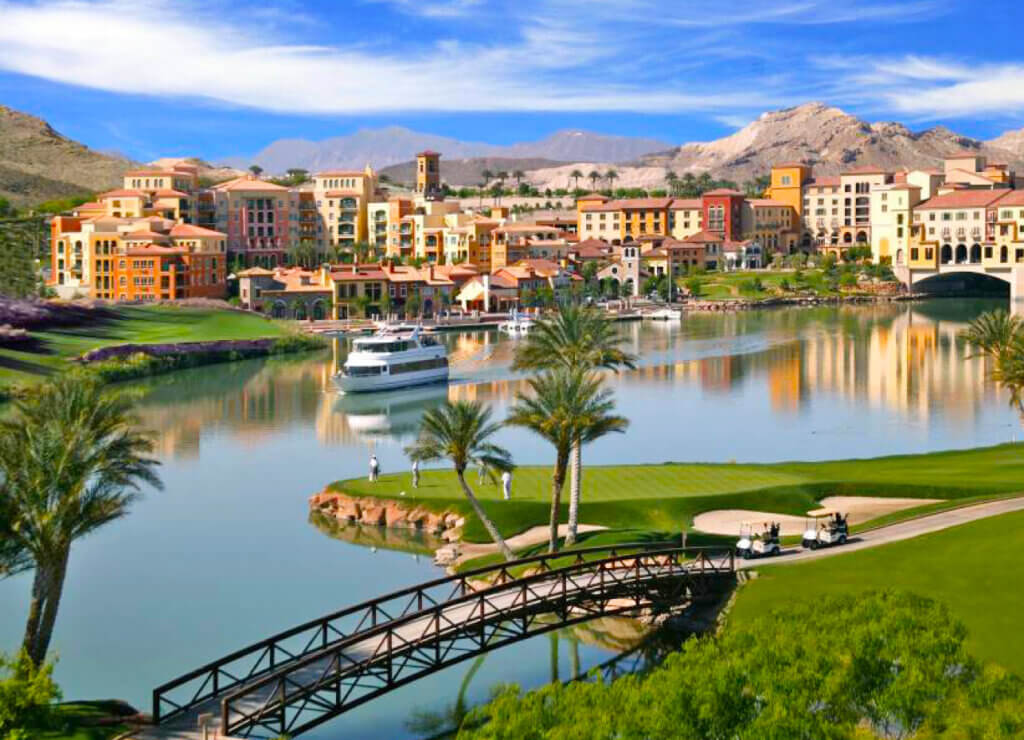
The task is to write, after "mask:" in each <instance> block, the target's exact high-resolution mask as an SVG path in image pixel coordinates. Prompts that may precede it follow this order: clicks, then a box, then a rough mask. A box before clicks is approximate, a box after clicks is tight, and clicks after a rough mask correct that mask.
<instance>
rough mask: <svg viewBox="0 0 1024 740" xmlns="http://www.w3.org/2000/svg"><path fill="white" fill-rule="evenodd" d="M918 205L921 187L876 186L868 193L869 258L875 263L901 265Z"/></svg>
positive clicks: (902, 185)
mask: <svg viewBox="0 0 1024 740" xmlns="http://www.w3.org/2000/svg"><path fill="white" fill-rule="evenodd" d="M920 202H921V188H920V187H918V186H917V185H911V184H910V183H890V184H888V185H879V186H876V187H875V188H874V189H873V190H872V192H871V257H872V260H873V261H874V262H876V263H878V262H882V261H889V262H891V263H892V264H904V262H905V260H906V255H907V254H908V252H907V249H908V248H909V244H910V223H911V221H912V220H913V215H914V208H915V206H917V205H918V203H920Z"/></svg>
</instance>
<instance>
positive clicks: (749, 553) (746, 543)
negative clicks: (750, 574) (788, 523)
mask: <svg viewBox="0 0 1024 740" xmlns="http://www.w3.org/2000/svg"><path fill="white" fill-rule="evenodd" d="M780 528H781V525H780V524H779V523H778V522H772V523H771V524H768V523H764V524H752V523H750V522H744V523H743V524H741V525H740V540H739V542H737V543H736V554H737V555H739V556H740V557H742V558H743V559H744V560H749V559H750V558H760V557H765V556H769V557H770V556H772V555H778V554H779V553H780V552H781V551H782V550H781V547H780V546H779V529H780Z"/></svg>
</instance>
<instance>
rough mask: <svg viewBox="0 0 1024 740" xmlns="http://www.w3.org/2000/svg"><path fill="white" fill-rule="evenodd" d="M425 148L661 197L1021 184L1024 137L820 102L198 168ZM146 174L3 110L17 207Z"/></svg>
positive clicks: (392, 156)
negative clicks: (849, 185) (779, 172)
mask: <svg viewBox="0 0 1024 740" xmlns="http://www.w3.org/2000/svg"><path fill="white" fill-rule="evenodd" d="M427 148H429V149H435V150H437V151H440V152H441V153H442V154H443V155H444V157H443V159H442V160H441V172H442V177H443V179H444V180H445V181H446V182H448V183H449V184H451V185H455V186H458V185H478V184H479V183H480V182H481V175H482V172H483V171H484V170H491V171H492V172H497V171H501V170H504V171H506V172H509V173H512V172H515V171H517V170H521V171H523V172H524V173H525V177H524V181H526V182H529V183H531V184H533V185H535V186H537V187H539V188H541V189H542V190H543V189H545V188H552V189H555V188H562V187H569V186H571V185H573V184H574V178H572V172H573V171H574V170H580V171H582V172H583V173H584V178H583V179H581V180H580V181H579V184H580V185H581V186H584V185H586V184H587V180H588V178H587V175H589V173H590V172H591V171H597V172H601V173H604V172H607V171H608V170H609V169H612V168H614V169H615V170H616V172H617V173H618V176H617V178H616V180H615V185H616V186H619V187H643V188H654V187H664V185H665V177H666V175H667V174H668V173H669V172H670V171H671V172H674V173H675V174H677V175H679V176H682V175H685V174H686V173H688V172H690V173H693V174H695V175H696V174H700V173H703V172H708V173H709V174H711V175H712V176H713V177H715V178H718V179H729V180H734V181H736V182H738V183H742V182H744V181H745V180H749V179H752V178H753V177H755V176H757V175H763V174H766V173H767V172H768V170H769V168H770V167H771V165H772V164H774V163H778V162H783V161H801V162H804V163H806V164H808V165H811V166H813V167H814V171H815V172H816V173H818V174H834V173H836V172H839V171H840V170H842V169H847V168H852V167H856V166H862V165H875V166H881V167H885V168H888V169H897V168H902V167H908V168H913V167H934V166H937V165H940V164H941V161H942V158H943V157H944V156H946V155H949V154H952V153H954V152H960V151H963V150H968V151H974V152H977V153H979V154H983V155H985V156H987V157H988V158H989V160H990V161H1000V162H1006V163H1007V164H1009V165H1010V166H1011V167H1012V168H1014V169H1016V170H1017V172H1019V173H1021V174H1022V175H1024V129H1022V130H1020V131H1008V132H1006V133H1005V134H1003V135H1001V136H999V137H997V138H995V139H992V140H990V141H980V140H977V139H973V138H971V137H968V136H963V135H961V134H958V133H956V132H954V131H951V130H950V129H948V128H945V127H942V126H936V127H933V128H929V129H926V130H923V131H916V132H915V131H911V130H910V129H908V128H907V127H906V126H904V125H903V124H900V123H895V122H879V123H869V122H867V121H864V120H862V119H860V118H857V117H856V116H852V115H849V114H847V113H845V112H843V111H842V110H840V109H838V108H835V107H832V106H828V105H825V104H823V103H806V104H804V105H800V106H796V107H794V108H787V109H784V110H778V111H771V112H768V113H764V114H762V115H761V116H759V117H758V118H757V119H756V120H754V121H752V122H751V123H750V124H748V125H747V126H745V127H743V128H742V129H740V130H738V131H736V132H735V133H733V134H730V135H729V136H726V137H724V138H721V139H717V140H715V141H710V142H702V143H690V144H683V145H681V146H672V145H670V144H668V143H666V142H663V141H659V140H656V139H649V138H633V137H627V136H607V135H603V134H595V133H591V132H586V131H580V130H565V131H559V132H556V133H554V134H552V135H551V136H548V137H546V138H544V139H541V140H539V141H535V142H522V143H518V144H512V145H509V146H495V145H492V144H482V143H478V142H465V141H460V140H458V139H452V138H447V137H443V136H437V135H434V134H423V133H418V132H415V131H411V130H409V129H406V128H401V127H388V128H383V129H364V130H361V131H358V132H356V133H354V134H351V135H349V136H340V137H335V138H332V139H327V140H325V141H321V142H312V141H304V140H297V139H287V140H286V139H282V140H278V141H276V142H274V143H272V144H271V145H270V146H268V147H266V148H265V149H264V150H263V151H262V152H261V153H259V154H258V155H256V156H254V157H253V158H251V159H250V158H246V159H236V160H229V161H227V162H222V163H220V164H219V165H210V164H208V163H207V162H205V161H203V160H201V159H190V160H189V161H192V162H195V163H197V164H199V165H200V167H201V170H202V174H203V175H204V176H205V177H209V178H211V179H223V178H224V177H230V176H231V175H233V174H237V171H238V170H243V169H245V168H246V167H248V166H249V165H250V164H253V163H256V164H259V165H260V166H262V167H263V168H264V169H265V170H266V171H267V172H269V173H275V172H283V171H285V170H287V169H289V168H292V167H301V168H303V169H307V170H310V171H316V170H319V169H329V168H335V167H343V168H362V167H363V166H365V165H366V164H367V163H370V164H371V165H372V166H374V167H375V168H377V169H380V170H382V174H385V175H388V176H389V177H390V179H391V180H392V181H393V182H398V183H402V182H408V181H410V180H411V179H412V174H413V170H412V164H411V158H412V156H413V155H414V154H415V153H416V152H417V151H420V150H422V149H427ZM175 161H177V160H175ZM158 162H163V163H165V164H166V163H169V162H171V160H158ZM230 165H234V166H235V168H236V169H231V167H230ZM137 166H138V163H136V162H133V161H131V160H130V159H127V158H124V157H121V156H117V155H111V154H104V153H102V152H98V151H95V150H93V149H90V148H89V147H87V146H85V145H83V144H80V143H78V142H76V141H73V140H71V139H69V138H67V137H65V136H63V135H61V134H60V133H58V132H57V131H55V130H54V129H53V128H52V127H50V125H49V124H48V123H47V122H46V121H44V120H42V119H40V118H37V117H35V116H31V115H28V114H25V113H21V112H19V111H16V110H13V109H11V108H6V107H3V106H0V197H4V198H7V199H9V200H11V201H12V202H13V203H15V205H30V204H34V203H39V202H41V201H44V200H49V199H51V198H58V197H66V196H70V195H80V194H88V193H90V192H96V191H99V190H103V189H105V188H109V187H113V186H116V185H118V184H119V181H120V176H121V174H122V173H123V172H125V171H126V170H128V169H130V168H132V167H137ZM601 184H604V183H601Z"/></svg>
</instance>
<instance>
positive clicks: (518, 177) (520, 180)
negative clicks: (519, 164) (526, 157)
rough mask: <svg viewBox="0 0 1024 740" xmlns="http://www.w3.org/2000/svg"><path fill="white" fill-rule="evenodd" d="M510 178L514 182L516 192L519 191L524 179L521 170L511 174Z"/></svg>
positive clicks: (524, 175)
mask: <svg viewBox="0 0 1024 740" xmlns="http://www.w3.org/2000/svg"><path fill="white" fill-rule="evenodd" d="M512 177H514V178H515V180H516V190H519V186H520V185H522V184H523V178H524V177H526V173H525V172H523V171H522V170H515V171H514V172H513V173H512Z"/></svg>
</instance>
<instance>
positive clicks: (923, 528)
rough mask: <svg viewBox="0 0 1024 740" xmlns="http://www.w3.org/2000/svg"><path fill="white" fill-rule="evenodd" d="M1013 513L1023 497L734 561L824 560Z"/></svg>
mask: <svg viewBox="0 0 1024 740" xmlns="http://www.w3.org/2000/svg"><path fill="white" fill-rule="evenodd" d="M1013 511H1024V496H1022V497H1018V498H1008V499H1000V500H998V501H989V502H986V503H983V504H974V505H973V506H965V507H963V508H960V509H951V510H949V511H941V512H939V513H937V514H929V515H928V516H923V517H920V518H918V519H911V520H909V521H905V522H899V523H897V524H890V525H888V526H886V527H879V528H878V529H872V530H870V531H867V532H862V533H860V534H856V535H854V536H853V537H852V538H851V539H850V540H849V541H848V542H847V543H846V544H845V545H842V546H835V547H823V548H819V549H817V550H804V549H802V548H800V547H789V548H786V549H785V550H783V551H782V554H781V555H779V556H778V557H777V558H768V559H766V560H757V559H755V560H737V561H736V568H737V569H743V568H753V567H756V566H757V565H758V564H759V563H768V562H771V563H800V562H803V561H805V560H816V559H818V558H827V557H830V556H832V555H839V554H841V553H844V552H853V551H855V550H863V549H865V548H868V547H877V546H878V545H885V544H888V543H890V542H899V541H900V540H908V539H910V538H911V537H918V536H920V535H922V534H929V533H931V532H939V531H941V530H943V529H949V528H950V527H955V526H957V525H960V524H967V523H968V522H973V521H977V520H978V519H987V518H988V517H991V516H998V515H1000V514H1009V513H1010V512H1013Z"/></svg>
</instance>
